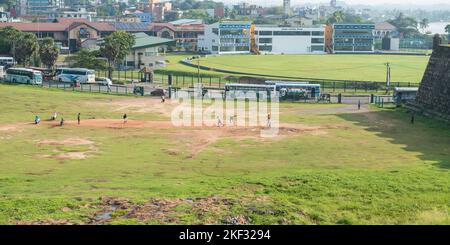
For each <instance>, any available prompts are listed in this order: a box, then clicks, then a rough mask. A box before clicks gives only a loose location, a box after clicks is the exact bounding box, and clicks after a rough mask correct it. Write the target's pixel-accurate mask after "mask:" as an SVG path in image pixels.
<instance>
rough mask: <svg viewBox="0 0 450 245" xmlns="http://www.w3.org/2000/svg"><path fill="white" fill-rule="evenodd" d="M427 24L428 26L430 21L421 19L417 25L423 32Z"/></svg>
mask: <svg viewBox="0 0 450 245" xmlns="http://www.w3.org/2000/svg"><path fill="white" fill-rule="evenodd" d="M429 24H430V21H429V20H428V19H427V18H423V19H422V20H421V21H420V23H419V25H420V29H421V30H422V31H424V30H425V29H427V28H428V26H429Z"/></svg>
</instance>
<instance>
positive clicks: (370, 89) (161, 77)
mask: <svg viewBox="0 0 450 245" xmlns="http://www.w3.org/2000/svg"><path fill="white" fill-rule="evenodd" d="M96 75H97V76H98V77H102V76H107V72H106V71H97V72H96ZM169 75H171V76H172V86H176V87H180V88H186V87H193V86H194V85H196V84H201V85H202V86H205V87H211V88H219V89H220V88H224V87H225V84H226V83H255V82H254V81H258V80H259V81H263V80H285V81H301V82H309V83H315V84H320V85H321V88H322V91H323V92H324V93H353V94H356V93H383V92H384V93H388V92H389V91H392V90H393V89H394V88H395V87H419V85H420V83H418V82H391V83H390V86H386V82H381V81H354V80H332V79H316V78H298V79H273V78H263V77H243V76H215V75H209V74H202V73H200V74H194V73H191V72H169V71H163V70H160V71H155V74H154V77H153V78H154V81H156V82H157V83H158V84H162V85H168V84H169ZM136 80H140V73H139V71H130V70H129V71H119V70H117V71H114V72H113V81H114V82H115V83H119V84H127V83H131V82H132V81H136ZM252 80H253V81H252ZM249 81H250V82H249ZM260 83H261V82H260Z"/></svg>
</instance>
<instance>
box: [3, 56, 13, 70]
mask: <svg viewBox="0 0 450 245" xmlns="http://www.w3.org/2000/svg"><path fill="white" fill-rule="evenodd" d="M0 66H3V67H5V69H8V68H9V67H12V66H14V58H13V57H0Z"/></svg>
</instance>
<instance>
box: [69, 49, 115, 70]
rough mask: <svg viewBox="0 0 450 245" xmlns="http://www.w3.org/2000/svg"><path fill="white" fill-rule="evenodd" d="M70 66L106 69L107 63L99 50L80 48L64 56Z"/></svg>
mask: <svg viewBox="0 0 450 245" xmlns="http://www.w3.org/2000/svg"><path fill="white" fill-rule="evenodd" d="M66 61H67V62H68V63H69V66H70V67H82V68H87V69H92V70H106V68H107V65H106V61H105V58H102V55H101V54H100V51H98V50H94V51H89V50H88V49H81V50H80V51H78V52H76V53H75V54H73V55H71V56H69V57H67V58H66Z"/></svg>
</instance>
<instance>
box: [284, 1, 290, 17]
mask: <svg viewBox="0 0 450 245" xmlns="http://www.w3.org/2000/svg"><path fill="white" fill-rule="evenodd" d="M283 13H284V18H288V17H289V15H290V14H291V0H283Z"/></svg>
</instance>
